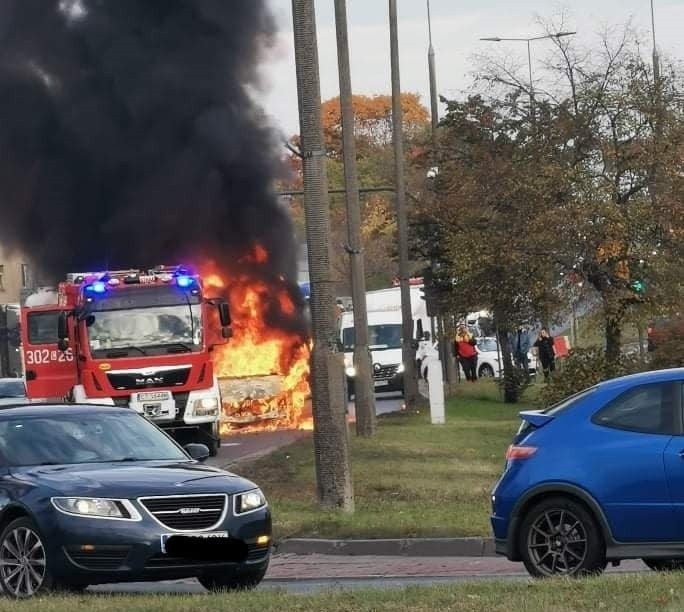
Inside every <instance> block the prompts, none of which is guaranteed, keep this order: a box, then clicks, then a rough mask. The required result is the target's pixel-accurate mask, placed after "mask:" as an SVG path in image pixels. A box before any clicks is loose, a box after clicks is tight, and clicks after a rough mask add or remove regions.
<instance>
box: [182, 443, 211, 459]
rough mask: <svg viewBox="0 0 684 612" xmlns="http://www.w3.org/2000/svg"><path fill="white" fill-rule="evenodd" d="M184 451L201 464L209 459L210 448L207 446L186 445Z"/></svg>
mask: <svg viewBox="0 0 684 612" xmlns="http://www.w3.org/2000/svg"><path fill="white" fill-rule="evenodd" d="M183 450H184V451H185V452H186V453H188V455H190V457H192V458H193V459H194V460H195V461H199V462H200V463H201V462H203V461H206V460H207V459H208V458H209V447H207V445H206V444H195V443H193V444H186V445H185V446H184V447H183Z"/></svg>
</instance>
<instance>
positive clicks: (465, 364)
mask: <svg viewBox="0 0 684 612" xmlns="http://www.w3.org/2000/svg"><path fill="white" fill-rule="evenodd" d="M476 347H477V340H476V339H475V337H474V336H473V335H472V334H471V333H470V332H469V331H468V328H467V327H466V326H465V325H459V327H458V329H457V330H456V338H455V340H454V350H455V351H456V357H458V360H459V362H460V363H461V367H462V368H463V373H464V374H465V377H466V380H469V381H470V382H475V381H476V380H477V348H476Z"/></svg>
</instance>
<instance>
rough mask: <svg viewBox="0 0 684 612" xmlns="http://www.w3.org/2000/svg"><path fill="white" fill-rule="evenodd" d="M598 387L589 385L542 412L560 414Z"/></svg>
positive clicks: (553, 414) (552, 414)
mask: <svg viewBox="0 0 684 612" xmlns="http://www.w3.org/2000/svg"><path fill="white" fill-rule="evenodd" d="M597 388H598V387H589V388H588V389H584V390H583V391H580V392H579V393H575V394H574V395H571V396H570V397H566V398H565V399H564V400H561V401H560V402H558V403H557V404H553V405H552V406H549V407H548V408H546V409H545V410H542V412H543V413H544V414H546V415H548V416H558V415H559V414H561V413H563V412H565V411H566V410H569V409H570V408H572V407H573V406H574V405H575V404H576V403H577V402H580V401H582V400H583V399H584V398H586V397H588V396H590V395H591V394H592V393H594V391H596V389H597Z"/></svg>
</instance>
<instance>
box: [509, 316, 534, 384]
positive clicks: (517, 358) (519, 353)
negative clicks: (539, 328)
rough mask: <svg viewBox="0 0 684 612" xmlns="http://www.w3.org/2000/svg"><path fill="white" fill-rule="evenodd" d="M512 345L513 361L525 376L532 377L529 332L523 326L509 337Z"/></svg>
mask: <svg viewBox="0 0 684 612" xmlns="http://www.w3.org/2000/svg"><path fill="white" fill-rule="evenodd" d="M508 339H509V341H510V344H511V353H512V354H513V361H514V362H515V365H516V366H518V367H519V368H520V369H521V370H522V371H523V372H524V374H525V376H526V377H529V375H530V360H529V357H528V356H527V354H528V352H529V350H530V344H531V343H530V336H529V334H528V333H527V330H526V329H525V328H524V327H523V326H522V325H521V326H520V327H518V330H517V331H516V332H514V333H512V334H509V335H508Z"/></svg>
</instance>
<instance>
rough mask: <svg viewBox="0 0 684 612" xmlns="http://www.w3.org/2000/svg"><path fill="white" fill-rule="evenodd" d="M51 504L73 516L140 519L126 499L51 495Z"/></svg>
mask: <svg viewBox="0 0 684 612" xmlns="http://www.w3.org/2000/svg"><path fill="white" fill-rule="evenodd" d="M51 501H52V505H53V506H54V507H55V508H57V510H59V511H60V512H64V513H65V514H71V515H74V516H83V517H91V518H109V519H123V520H133V521H138V520H140V514H139V513H138V511H137V510H136V509H135V508H134V507H133V505H132V504H131V502H129V501H128V500H127V499H102V498H97V497H53V498H52V500H51Z"/></svg>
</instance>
